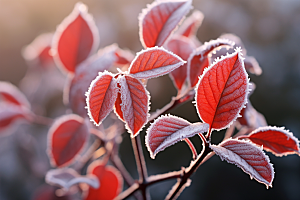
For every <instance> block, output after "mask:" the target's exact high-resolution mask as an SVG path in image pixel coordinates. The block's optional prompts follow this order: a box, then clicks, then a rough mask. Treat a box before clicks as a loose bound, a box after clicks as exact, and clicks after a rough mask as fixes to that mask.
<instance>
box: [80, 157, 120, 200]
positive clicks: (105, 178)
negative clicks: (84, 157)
mask: <svg viewBox="0 0 300 200" xmlns="http://www.w3.org/2000/svg"><path fill="white" fill-rule="evenodd" d="M87 174H88V175H94V176H96V177H97V179H98V180H99V182H100V187H99V188H97V189H95V188H92V187H89V189H88V190H87V191H85V194H84V195H83V196H84V198H83V199H84V200H105V199H107V200H108V199H114V198H115V197H116V196H118V194H119V193H120V192H121V191H122V189H123V177H122V175H121V173H120V172H119V171H118V170H117V169H116V168H115V167H113V166H109V165H105V163H103V162H102V161H100V160H96V161H94V162H92V163H91V164H90V165H89V166H88V169H87Z"/></svg>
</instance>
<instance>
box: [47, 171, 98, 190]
mask: <svg viewBox="0 0 300 200" xmlns="http://www.w3.org/2000/svg"><path fill="white" fill-rule="evenodd" d="M46 182H47V183H48V184H50V185H55V186H59V187H62V188H63V189H64V190H69V189H70V187H71V186H73V185H75V184H78V183H86V184H88V185H90V186H92V187H93V188H99V185H100V184H99V180H98V178H97V177H96V176H94V175H88V176H81V175H80V174H78V173H77V172H76V171H75V170H74V169H72V168H62V169H52V170H49V171H48V172H47V174H46Z"/></svg>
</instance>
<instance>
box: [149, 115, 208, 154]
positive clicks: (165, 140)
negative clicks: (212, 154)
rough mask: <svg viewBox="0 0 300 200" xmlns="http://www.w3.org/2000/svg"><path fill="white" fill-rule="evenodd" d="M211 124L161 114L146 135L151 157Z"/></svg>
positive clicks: (204, 130)
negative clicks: (191, 121)
mask: <svg viewBox="0 0 300 200" xmlns="http://www.w3.org/2000/svg"><path fill="white" fill-rule="evenodd" d="M208 128H209V125H208V124H206V123H200V122H199V123H193V124H191V123H190V122H188V121H186V120H184V119H182V118H179V117H176V116H172V115H165V116H161V117H159V118H158V119H156V120H155V121H154V122H153V124H151V126H150V127H149V128H148V130H147V135H146V146H147V148H148V151H149V152H150V156H151V158H153V159H154V158H155V155H156V154H157V153H158V152H160V151H163V150H164V149H165V148H166V147H169V146H171V145H173V144H175V143H177V142H179V141H181V140H183V139H185V138H189V137H192V136H194V135H195V134H198V133H204V132H206V131H208Z"/></svg>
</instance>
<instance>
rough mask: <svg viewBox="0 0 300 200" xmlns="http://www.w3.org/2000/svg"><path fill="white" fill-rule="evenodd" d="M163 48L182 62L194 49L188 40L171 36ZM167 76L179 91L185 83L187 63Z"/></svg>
mask: <svg viewBox="0 0 300 200" xmlns="http://www.w3.org/2000/svg"><path fill="white" fill-rule="evenodd" d="M165 47H166V48H167V49H168V50H170V51H172V52H173V53H175V54H176V55H178V56H179V57H181V58H182V59H183V60H187V59H188V58H189V56H190V54H191V53H192V52H193V50H194V49H195V48H196V46H194V44H193V43H192V41H191V40H190V39H188V38H186V37H183V36H173V37H172V38H171V39H170V40H168V42H167V43H166V45H165ZM169 75H170V77H171V79H172V81H173V83H174V85H175V86H176V88H177V89H178V90H180V89H181V88H182V86H183V85H184V83H185V81H186V77H187V63H185V64H184V65H182V66H180V67H178V68H177V69H175V70H173V71H171V72H170V74H169Z"/></svg>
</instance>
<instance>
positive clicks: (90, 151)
mask: <svg viewBox="0 0 300 200" xmlns="http://www.w3.org/2000/svg"><path fill="white" fill-rule="evenodd" d="M100 145H101V141H100V140H99V139H96V140H95V141H94V143H93V144H92V145H91V146H90V147H89V148H88V150H87V151H86V152H85V153H84V154H83V155H82V156H81V157H80V159H79V160H78V162H77V165H76V166H74V169H75V170H77V171H80V170H81V169H82V168H83V166H84V165H85V164H86V163H87V162H88V161H89V160H90V159H91V157H92V156H93V154H94V152H95V151H96V150H97V149H98V148H99V147H100Z"/></svg>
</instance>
